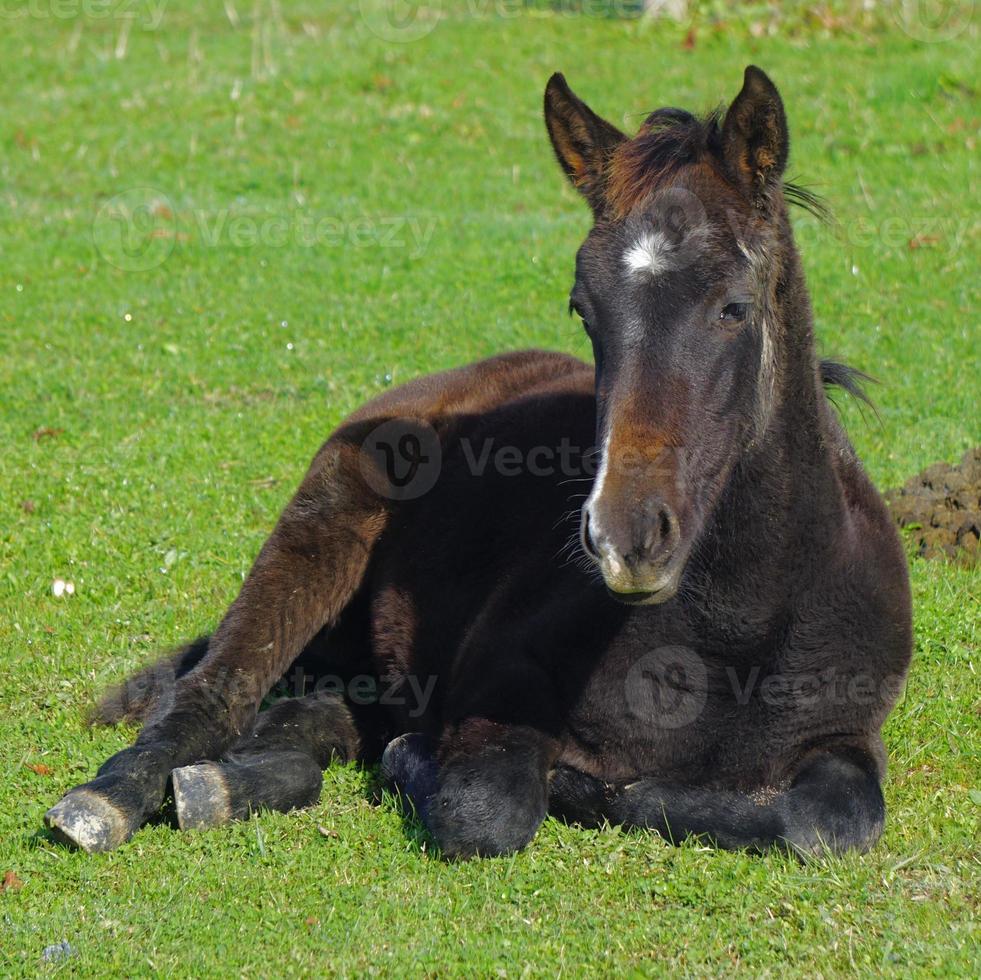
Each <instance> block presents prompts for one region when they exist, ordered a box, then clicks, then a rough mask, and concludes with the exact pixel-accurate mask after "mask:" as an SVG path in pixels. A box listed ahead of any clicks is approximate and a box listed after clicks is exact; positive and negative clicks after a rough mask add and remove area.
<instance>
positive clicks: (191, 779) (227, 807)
mask: <svg viewBox="0 0 981 980" xmlns="http://www.w3.org/2000/svg"><path fill="white" fill-rule="evenodd" d="M170 779H171V783H172V784H173V787H174V806H175V808H176V810H177V823H178V825H179V826H180V828H181V830H207V829H208V828H209V827H220V826H222V825H223V824H226V823H230V822H231V821H232V803H231V798H230V796H229V792H228V785H227V783H226V782H225V777H224V775H223V774H222V771H221V766H220V765H218V764H217V763H214V762H202V763H201V764H199V765H196V766H184V767H183V768H181V769H175V770H174V771H173V772H172V773H171V774H170Z"/></svg>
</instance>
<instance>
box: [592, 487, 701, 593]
mask: <svg viewBox="0 0 981 980" xmlns="http://www.w3.org/2000/svg"><path fill="white" fill-rule="evenodd" d="M581 543H582V548H583V551H584V552H585V553H586V554H587V555H588V556H589V557H590V558H591V559H592V560H593V561H594V562H595V563H596V565H597V567H598V568H599V570H600V572H601V574H602V575H603V581H604V582H605V583H606V587H607V589H608V590H609V591H610V593H611V594H612V595H613V597H614V598H616V599H618V600H619V601H621V602H626V603H629V604H631V605H645V606H653V605H657V604H659V603H662V602H667V601H668V600H669V599H671V598H673V597H674V595H675V594H676V593H677V591H678V586H679V584H680V582H681V575H682V572H683V571H684V566H685V560H684V555H683V553H682V552H683V549H682V548H681V530H680V525H679V522H678V518H677V516H676V515H675V512H674V510H673V508H671V507H670V505H668V504H667V503H666V502H665V501H664V500H662V499H660V498H656V497H652V498H649V499H648V500H646V501H645V502H644V503H643V505H642V506H641V507H640V508H637V509H636V510H634V511H633V512H631V513H629V514H622V515H621V514H610V513H608V512H607V511H606V510H605V509H604V508H603V506H602V501H601V500H599V501H592V500H589V501H587V502H586V505H585V506H584V507H583V512H582V522H581Z"/></svg>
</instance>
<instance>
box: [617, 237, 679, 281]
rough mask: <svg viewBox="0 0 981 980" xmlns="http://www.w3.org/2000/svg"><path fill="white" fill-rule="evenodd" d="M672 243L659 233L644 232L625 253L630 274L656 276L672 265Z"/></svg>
mask: <svg viewBox="0 0 981 980" xmlns="http://www.w3.org/2000/svg"><path fill="white" fill-rule="evenodd" d="M670 251H671V243H670V242H669V241H668V239H667V238H665V237H664V235H662V234H661V233H660V232H659V231H648V232H644V234H643V235H641V236H640V238H638V239H637V241H636V242H634V243H633V245H631V246H630V248H628V249H627V250H626V251H625V252H624V253H623V264H624V265H625V266H626V267H627V269H628V270H629V271H630V272H637V273H641V274H642V275H652V276H656V275H657V274H658V273H660V272H664V271H665V270H666V269H667V268H668V267H669V264H670V260H669V253H670Z"/></svg>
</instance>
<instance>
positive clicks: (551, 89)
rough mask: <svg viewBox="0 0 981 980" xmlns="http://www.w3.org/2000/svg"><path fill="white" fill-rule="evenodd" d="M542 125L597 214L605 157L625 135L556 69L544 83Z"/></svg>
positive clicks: (556, 151)
mask: <svg viewBox="0 0 981 980" xmlns="http://www.w3.org/2000/svg"><path fill="white" fill-rule="evenodd" d="M545 125H546V126H547V127H548V135H549V137H550V138H551V140H552V148H553V149H554V150H555V155H556V157H557V158H558V161H559V166H560V167H562V169H563V171H565V175H566V176H567V177H568V178H569V180H570V181H571V182H572V186H573V187H575V188H577V189H578V190H579V192H580V193H581V194H582V195H583V197H585V198H586V200H587V201H588V202H589V206H590V207H591V208H592V209H593V213H594V214H595V215H597V216H599V214H600V213H601V212H602V210H603V207H604V204H603V188H604V185H605V183H606V176H605V172H606V164H607V161H608V160H609V158H610V154H612V152H613V150H614V149H615V148H616V147H617V146H618V145H619V144H620V143H621V142H623V140H625V139H626V138H627V137H626V136H624V135H623V133H621V132H620V130H619V129H617V128H616V126H614V125H612V124H611V123H608V122H607V121H606V120H605V119H602V118H600V117H599V116H597V115H596V113H595V112H593V110H592V109H590V108H589V106H588V105H586V103H585V102H583V101H582V99H579V98H577V96H576V94H575V93H574V92H573V91H572V89H571V88H569V86H568V85H567V84H566V80H565V77H564V76H563V75H562V74H560V73H559V72H556V73H555V74H554V75H553V76H552V77H551V78H550V79H549V80H548V85H546V86H545Z"/></svg>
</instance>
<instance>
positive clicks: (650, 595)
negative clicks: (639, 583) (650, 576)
mask: <svg viewBox="0 0 981 980" xmlns="http://www.w3.org/2000/svg"><path fill="white" fill-rule="evenodd" d="M682 571H683V566H680V565H679V566H678V567H677V568H676V569H673V570H672V571H671V572H670V573H669V574H667V575H662V576H661V577H660V578H658V579H657V580H656V581H655V582H654V583H653V584H652V587H650V588H630V589H624V588H623V586H622V585H621V584H620V583H619V582H618V583H617V584H616V587H614V586H613V585H611V584H610V583H609V582H607V583H606V591H607V592H608V593H609V594H610V596H612V598H614V599H616V600H617V602H622V603H624V604H625V605H628V606H659V605H661V603H664V602H667V601H668V600H669V599H673V598H674V597H675V596H676V595H677V594H678V586H679V585H680V584H681V573H682Z"/></svg>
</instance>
